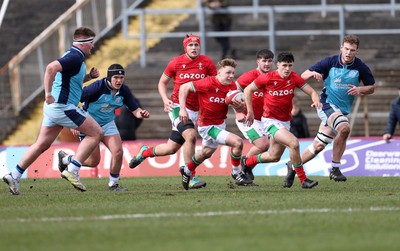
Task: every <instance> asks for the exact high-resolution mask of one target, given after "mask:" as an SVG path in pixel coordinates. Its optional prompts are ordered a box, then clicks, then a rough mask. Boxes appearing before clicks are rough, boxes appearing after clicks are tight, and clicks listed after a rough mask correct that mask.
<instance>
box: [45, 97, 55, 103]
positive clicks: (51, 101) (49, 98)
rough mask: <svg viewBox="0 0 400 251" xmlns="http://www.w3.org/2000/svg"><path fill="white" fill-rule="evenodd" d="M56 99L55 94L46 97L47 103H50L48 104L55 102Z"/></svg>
mask: <svg viewBox="0 0 400 251" xmlns="http://www.w3.org/2000/svg"><path fill="white" fill-rule="evenodd" d="M54 101H56V100H55V99H54V97H53V96H47V97H46V104H48V105H50V104H53V103H54Z"/></svg>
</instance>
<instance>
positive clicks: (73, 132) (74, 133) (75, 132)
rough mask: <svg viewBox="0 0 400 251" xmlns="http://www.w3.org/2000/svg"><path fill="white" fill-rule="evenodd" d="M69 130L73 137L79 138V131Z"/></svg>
mask: <svg viewBox="0 0 400 251" xmlns="http://www.w3.org/2000/svg"><path fill="white" fill-rule="evenodd" d="M69 130H70V131H71V133H72V135H74V136H75V137H77V138H79V134H80V132H79V131H78V130H75V129H69Z"/></svg>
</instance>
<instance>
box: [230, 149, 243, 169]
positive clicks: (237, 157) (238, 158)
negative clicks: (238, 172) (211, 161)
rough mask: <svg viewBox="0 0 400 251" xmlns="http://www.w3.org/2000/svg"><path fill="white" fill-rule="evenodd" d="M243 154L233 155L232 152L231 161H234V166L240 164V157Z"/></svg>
mask: <svg viewBox="0 0 400 251" xmlns="http://www.w3.org/2000/svg"><path fill="white" fill-rule="evenodd" d="M241 157H242V156H240V155H239V156H235V155H233V153H232V152H231V163H232V166H240V158H241Z"/></svg>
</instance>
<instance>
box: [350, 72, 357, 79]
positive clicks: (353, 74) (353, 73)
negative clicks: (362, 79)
mask: <svg viewBox="0 0 400 251" xmlns="http://www.w3.org/2000/svg"><path fill="white" fill-rule="evenodd" d="M349 75H350V77H352V78H354V77H356V76H357V71H354V70H353V71H350V72H349Z"/></svg>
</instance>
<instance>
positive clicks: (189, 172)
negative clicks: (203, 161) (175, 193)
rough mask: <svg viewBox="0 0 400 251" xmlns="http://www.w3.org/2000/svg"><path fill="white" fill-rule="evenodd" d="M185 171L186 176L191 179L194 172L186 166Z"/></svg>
mask: <svg viewBox="0 0 400 251" xmlns="http://www.w3.org/2000/svg"><path fill="white" fill-rule="evenodd" d="M183 170H184V171H185V173H186V175H189V176H190V177H192V172H191V171H190V170H189V168H188V166H187V165H185V167H184V169H183Z"/></svg>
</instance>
